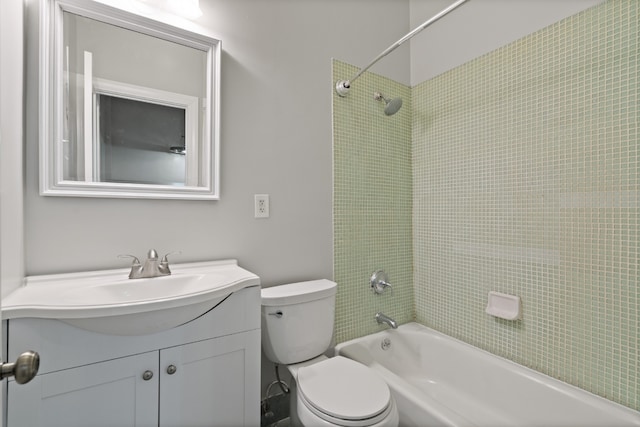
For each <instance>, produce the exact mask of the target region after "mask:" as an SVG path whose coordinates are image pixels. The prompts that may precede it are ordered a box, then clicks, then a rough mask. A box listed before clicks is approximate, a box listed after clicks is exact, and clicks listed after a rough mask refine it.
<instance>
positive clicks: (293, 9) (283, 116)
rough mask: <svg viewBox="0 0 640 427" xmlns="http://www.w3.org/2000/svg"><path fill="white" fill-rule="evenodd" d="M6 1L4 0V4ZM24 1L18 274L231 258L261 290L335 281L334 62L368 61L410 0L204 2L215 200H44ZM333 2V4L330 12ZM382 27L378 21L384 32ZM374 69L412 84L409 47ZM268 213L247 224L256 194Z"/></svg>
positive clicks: (402, 24)
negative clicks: (215, 93)
mask: <svg viewBox="0 0 640 427" xmlns="http://www.w3.org/2000/svg"><path fill="white" fill-rule="evenodd" d="M3 1H4V0H3ZM26 3H27V18H28V19H27V29H28V33H29V34H28V48H27V49H28V50H27V56H28V58H27V59H28V60H27V73H28V75H27V132H26V146H27V165H26V168H27V170H26V174H27V185H26V196H25V197H26V205H25V233H26V269H27V274H29V275H35V274H45V273H55V272H66V271H74V270H91V269H99V268H112V267H119V266H125V265H127V263H128V261H126V260H121V259H118V258H116V256H117V255H118V254H121V253H133V254H137V255H139V256H144V254H145V253H146V251H147V249H149V248H151V247H154V248H155V249H157V250H158V251H159V252H161V253H163V252H168V251H174V250H182V251H183V254H182V255H181V256H174V257H173V261H174V262H185V261H196V260H207V259H221V258H230V257H233V258H237V259H238V260H239V262H240V264H241V265H242V266H244V267H246V268H248V269H249V270H251V271H253V272H255V273H257V274H258V275H259V276H260V277H261V278H262V280H263V283H264V284H266V285H273V284H277V283H282V282H286V281H290V280H302V279H311V278H319V277H327V278H331V277H332V261H333V260H332V243H333V242H332V207H331V204H332V195H331V188H332V151H331V150H332V148H331V147H332V134H331V97H332V90H333V83H332V82H331V58H332V57H336V58H338V59H341V60H344V61H348V62H350V63H353V64H355V65H358V66H364V65H366V64H367V63H368V62H369V61H370V60H371V59H372V58H373V57H375V56H376V55H377V54H378V53H379V52H380V51H381V50H383V49H384V48H385V47H387V46H388V45H389V44H390V43H391V41H393V40H395V39H397V38H399V37H401V36H402V35H403V34H404V33H406V32H407V31H408V29H409V3H408V0H403V1H398V0H371V1H368V2H366V3H363V2H362V1H361V0H341V1H340V2H329V1H326V0H296V1H291V0H269V1H259V0H201V1H200V6H201V8H202V10H203V12H204V16H203V17H201V18H199V19H198V20H197V22H198V24H200V25H202V26H205V27H207V28H208V29H209V30H210V32H211V33H212V35H213V36H214V37H216V38H219V39H220V40H222V47H223V57H222V114H221V120H222V125H221V132H222V133H221V152H222V167H221V174H222V178H221V179H222V181H221V200H220V201H216V202H201V201H193V202H190V201H157V200H125V199H90V198H61V197H42V196H40V195H39V194H38V173H37V168H38V163H37V140H38V134H37V126H36V125H37V104H38V98H37V45H36V44H35V42H36V41H37V36H36V30H37V16H36V14H35V10H36V7H35V5H37V2H36V0H26ZM338 4H339V7H337V5H338ZM381 20H383V21H384V25H380V22H381ZM398 55H399V56H398V57H397V58H396V60H395V61H393V63H391V62H389V63H387V64H381V67H380V68H379V69H378V71H379V72H384V73H386V74H387V75H388V76H389V77H391V78H394V79H396V80H399V81H403V82H404V83H405V84H406V83H408V76H409V60H408V50H407V51H405V52H404V57H403V52H399V53H398ZM255 193H269V194H270V195H271V218H269V219H266V220H264V219H262V220H256V219H254V218H253V194H255Z"/></svg>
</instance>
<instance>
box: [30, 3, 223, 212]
mask: <svg viewBox="0 0 640 427" xmlns="http://www.w3.org/2000/svg"><path fill="white" fill-rule="evenodd" d="M42 7H43V12H42V13H43V14H44V15H45V16H46V19H44V20H43V21H45V22H49V23H50V26H51V28H50V29H49V32H48V33H47V32H46V28H47V26H46V25H44V26H43V34H42V49H43V50H44V51H45V52H47V53H48V54H47V55H43V56H42V57H43V58H45V59H47V58H48V59H50V61H45V62H47V63H46V64H43V66H42V67H41V69H42V70H43V75H42V76H41V85H42V93H41V100H42V101H43V102H41V108H42V109H43V111H41V118H42V117H43V118H44V120H43V121H42V122H41V123H42V124H43V127H44V128H45V132H43V135H42V136H41V144H40V150H41V175H42V177H41V194H44V195H63V196H90V197H152V198H187V199H217V198H218V188H219V183H218V179H217V177H218V135H219V129H218V122H219V120H218V116H219V112H218V108H217V106H218V105H219V102H218V94H219V72H218V71H219V59H220V58H219V57H220V42H219V41H217V40H215V39H212V38H210V37H207V36H203V35H200V34H196V33H192V32H189V31H186V30H183V29H179V28H176V27H172V26H169V25H166V24H163V23H160V22H157V21H151V20H149V19H147V18H143V17H140V16H137V15H133V14H130V13H127V12H124V11H122V10H120V9H115V8H111V7H109V6H106V5H104V4H101V3H96V2H94V1H91V0H42ZM60 35H61V36H60Z"/></svg>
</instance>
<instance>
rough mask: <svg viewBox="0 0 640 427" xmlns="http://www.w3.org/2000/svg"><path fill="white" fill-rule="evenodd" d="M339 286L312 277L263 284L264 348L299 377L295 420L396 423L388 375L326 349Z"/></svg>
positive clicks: (311, 425)
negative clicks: (286, 282) (264, 287)
mask: <svg viewBox="0 0 640 427" xmlns="http://www.w3.org/2000/svg"><path fill="white" fill-rule="evenodd" d="M336 287H337V285H336V283H334V282H331V281H329V280H313V281H308V282H300V283H292V284H288V285H281V286H274V287H271V288H266V289H262V348H263V349H264V352H265V354H266V356H267V358H269V360H271V361H272V362H274V363H278V364H282V365H287V368H288V369H289V371H290V372H291V375H292V377H293V379H294V384H292V385H291V406H290V410H291V417H290V418H291V424H292V425H294V426H297V425H302V426H306V427H315V426H354V427H355V426H358V427H364V426H367V427H396V426H397V425H398V422H399V417H398V410H397V408H396V404H395V401H394V400H393V397H392V396H391V392H390V390H389V387H388V386H387V384H386V383H385V382H384V380H383V379H382V378H381V377H380V376H379V375H378V374H377V373H375V372H374V371H372V370H371V369H369V368H368V367H367V366H365V365H363V364H360V363H358V362H355V361H353V360H351V359H347V358H345V357H342V356H336V357H332V358H328V357H326V356H325V355H324V354H323V353H324V352H325V351H326V350H327V349H328V348H329V345H330V344H331V337H332V335H333V323H334V312H335V300H336Z"/></svg>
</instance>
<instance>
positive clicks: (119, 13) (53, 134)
mask: <svg viewBox="0 0 640 427" xmlns="http://www.w3.org/2000/svg"><path fill="white" fill-rule="evenodd" d="M63 12H70V13H73V14H76V15H80V16H84V17H87V18H90V19H94V20H97V21H101V22H105V23H108V24H112V25H116V26H119V27H123V28H126V29H130V30H133V31H137V32H140V33H143V34H147V35H150V36H153V37H158V38H161V39H164V40H168V41H172V42H175V43H179V44H182V45H184V46H188V47H192V48H195V49H198V50H201V51H203V52H205V53H206V54H207V74H206V75H207V84H206V103H205V105H204V106H203V107H204V109H205V112H206V114H205V115H204V123H203V142H202V144H201V147H202V149H201V151H200V154H201V156H200V158H199V159H198V174H199V176H200V181H201V183H204V185H200V186H190V185H186V186H171V185H147V184H134V183H111V182H87V181H68V180H66V181H65V180H64V179H63V159H62V149H61V148H62V138H63V111H64V109H63V72H62V70H63V68H62V39H63V36H62V34H63V33H62V20H63ZM221 54H222V47H221V42H220V41H219V40H217V39H215V38H212V37H209V36H207V35H203V34H200V33H196V32H193V31H189V30H187V29H183V28H179V27H176V26H173V25H169V24H167V23H164V22H160V21H156V20H153V19H149V18H147V17H144V16H139V15H136V14H133V13H130V12H127V11H124V10H121V9H117V8H114V7H111V6H107V5H105V4H103V3H98V2H96V1H92V0H40V57H39V60H40V67H39V71H40V75H39V83H40V91H39V97H40V98H39V101H40V105H39V148H40V194H41V195H43V196H66V197H110V198H151V199H186V200H218V199H219V198H220V179H219V177H220V146H219V140H220V96H219V94H220V58H221Z"/></svg>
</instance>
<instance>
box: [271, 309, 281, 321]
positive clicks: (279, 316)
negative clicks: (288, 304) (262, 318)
mask: <svg viewBox="0 0 640 427" xmlns="http://www.w3.org/2000/svg"><path fill="white" fill-rule="evenodd" d="M269 316H276V317H277V318H278V319H279V318H281V317H282V316H284V313H283V312H282V310H278V311H274V312H273V313H269Z"/></svg>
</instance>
